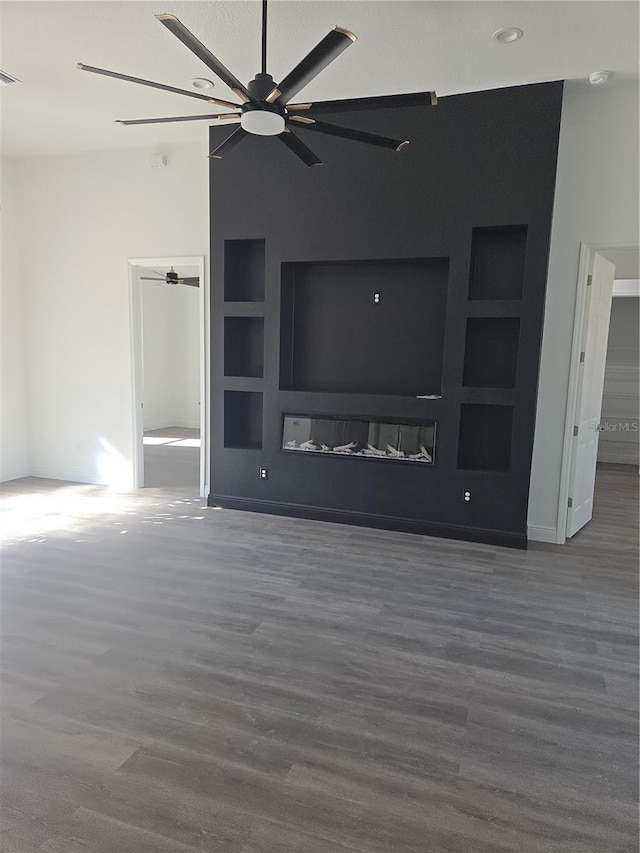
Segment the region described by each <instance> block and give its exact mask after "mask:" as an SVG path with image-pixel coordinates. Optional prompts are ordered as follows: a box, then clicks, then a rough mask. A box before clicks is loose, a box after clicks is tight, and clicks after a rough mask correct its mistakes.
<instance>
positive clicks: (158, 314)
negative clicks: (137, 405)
mask: <svg viewBox="0 0 640 853" xmlns="http://www.w3.org/2000/svg"><path fill="white" fill-rule="evenodd" d="M141 287H142V325H143V332H142V339H143V362H144V395H143V396H144V409H143V425H144V429H145V430H153V429H162V428H163V427H169V426H180V427H191V428H193V429H197V428H198V427H199V426H200V422H199V418H200V407H199V400H200V385H199V378H200V338H199V301H198V296H199V294H198V290H197V288H195V287H186V286H175V287H168V286H166V285H164V286H155V285H154V284H153V283H152V282H141Z"/></svg>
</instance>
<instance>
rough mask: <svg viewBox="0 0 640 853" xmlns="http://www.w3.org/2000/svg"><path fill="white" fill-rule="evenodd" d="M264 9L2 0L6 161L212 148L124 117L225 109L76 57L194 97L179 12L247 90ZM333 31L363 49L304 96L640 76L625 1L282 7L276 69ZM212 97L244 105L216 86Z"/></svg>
mask: <svg viewBox="0 0 640 853" xmlns="http://www.w3.org/2000/svg"><path fill="white" fill-rule="evenodd" d="M260 9H261V5H260V2H259V0H235V2H218V0H210V2H172V0H167V2H162V0H133V1H132V2H119V0H115V2H103V0H97V2H95V1H94V0H73V1H72V2H57V0H43V1H42V2H25V0H0V32H1V36H0V68H1V69H2V70H3V71H5V72H7V73H9V74H11V75H13V76H15V77H18V78H19V79H20V80H21V81H22V82H21V83H20V84H12V85H10V86H5V87H2V88H0V119H1V132H2V150H3V153H5V154H9V155H13V156H30V155H39V154H51V153H63V152H71V151H89V150H97V149H108V148H116V147H119V148H122V147H132V146H137V145H144V146H148V145H161V144H170V143H172V142H179V141H185V140H201V141H203V142H204V141H205V140H206V138H207V124H206V122H202V123H201V122H188V123H186V124H183V125H166V126H162V125H158V126H152V127H148V126H147V127H130V128H125V127H121V126H119V125H114V124H113V121H114V120H115V119H118V118H122V119H126V118H151V117H159V116H171V115H189V114H197V113H209V112H216V111H217V110H216V109H215V108H210V107H209V105H207V104H206V103H205V102H202V105H201V104H199V102H198V101H196V100H194V99H189V98H184V97H182V96H179V95H173V94H170V93H168V92H159V91H155V90H152V89H149V88H146V87H141V86H135V85H133V84H130V83H125V82H121V81H117V80H110V79H107V78H104V77H98V76H96V75H93V74H89V73H85V72H80V71H78V70H76V67H75V66H76V62H78V61H81V62H84V63H86V64H89V65H95V66H98V67H102V68H107V69H110V70H115V71H120V72H122V73H125V74H131V75H133V76H137V77H143V78H146V79H151V80H156V81H158V82H163V83H168V84H170V85H173V86H178V87H180V88H189V86H190V79H191V78H193V77H198V76H205V77H210V76H211V72H210V71H209V70H208V69H207V68H206V66H204V65H203V64H202V63H201V62H200V61H199V60H198V59H197V58H196V57H195V56H193V55H192V54H191V53H190V52H189V51H188V50H187V49H186V48H185V47H184V45H182V44H181V43H180V42H179V41H178V40H177V39H176V38H175V37H174V36H172V35H171V33H169V32H168V31H167V30H166V29H165V27H163V26H162V25H161V24H160V23H158V22H157V21H156V20H155V19H154V17H153V16H154V14H155V13H158V12H171V13H174V14H176V15H177V16H178V17H179V18H180V19H181V20H182V22H183V23H184V24H185V25H186V26H187V27H188V28H189V29H190V30H191V31H192V32H193V33H194V34H195V35H196V36H197V37H198V38H199V39H200V40H201V41H203V42H204V43H205V44H206V45H207V46H208V47H209V48H210V50H212V51H213V53H214V54H216V56H218V57H219V59H220V60H221V61H222V62H223V63H224V64H225V65H226V66H227V67H228V68H230V69H231V70H232V71H233V72H234V74H235V75H236V76H237V77H238V78H239V79H241V80H243V81H247V80H249V79H250V78H252V77H253V76H254V75H255V74H256V72H257V71H259V65H260V14H261V12H260ZM335 24H339V25H340V26H343V27H346V28H348V29H350V30H353V31H354V32H355V33H356V34H357V36H358V41H357V42H356V43H355V45H354V46H353V47H350V48H349V50H347V51H346V52H345V53H344V54H343V55H342V56H340V57H339V58H338V59H337V60H336V61H335V62H334V63H333V64H332V65H331V66H330V67H329V68H327V69H325V71H323V72H322V74H320V75H319V76H318V77H317V78H316V79H315V80H314V81H312V83H310V84H309V86H307V88H306V89H305V90H303V91H304V98H305V99H306V98H310V99H314V98H315V99H316V100H322V99H326V98H348V97H351V98H352V97H358V96H370V95H377V94H392V93H397V92H415V91H422V90H427V89H432V88H435V89H436V90H437V91H438V94H439V95H450V94H457V93H460V92H470V91H476V90H481V89H490V88H497V87H502V86H512V85H517V84H524V83H533V82H540V81H548V80H559V79H582V80H584V78H585V77H586V76H587V75H588V74H589V73H590V72H591V71H595V70H601V69H606V70H608V71H612V72H614V75H613V78H612V80H611V81H610V82H609V83H607V84H606V85H607V86H608V87H611V86H615V85H619V84H620V81H621V80H624V79H627V78H630V77H636V78H637V75H638V5H637V4H636V3H635V2H615V0H612V2H598V0H594V1H593V2H592V0H569V1H568V2H545V1H544V0H522V2H491V0H487V1H486V2H480V0H472V2H457V1H456V0H447V2H430V0H421V1H419V2H403V0H392V2H386V0H356V2H353V0H337V2H335V0H273V2H271V3H270V6H269V69H268V70H269V71H270V72H271V73H272V74H273V76H274V77H275V78H276V79H278V78H281V77H283V76H284V75H285V74H286V73H287V72H288V71H289V70H290V69H291V68H292V67H293V66H294V65H295V64H297V62H298V61H299V60H300V59H301V58H302V56H304V55H305V54H306V53H307V52H308V51H309V50H310V49H311V48H312V47H313V46H314V45H315V44H316V43H317V42H318V41H319V40H320V39H321V38H322V37H323V36H324V35H325V34H326V33H327V32H328V31H329V30H330V29H331V28H332V27H333V26H334V25H335ZM504 26H518V27H521V28H522V29H523V30H524V38H523V39H522V40H521V41H519V42H516V43H513V44H508V45H504V44H499V43H497V42H495V41H492V40H491V38H490V36H491V33H492V32H494V31H495V30H496V29H499V28H501V27H504ZM585 85H587V84H585ZM593 92H594V97H595V96H597V92H596V90H595V89H594V90H593ZM212 94H214V95H218V97H222V98H225V99H227V98H229V99H232V100H236V99H235V98H234V97H233V96H232V94H231V93H230V92H229V90H228V89H227V87H226V86H225V85H224V84H223V83H221V82H219V81H217V80H216V86H215V88H214V90H213V92H212ZM301 94H302V93H301Z"/></svg>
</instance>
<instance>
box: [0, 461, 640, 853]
mask: <svg viewBox="0 0 640 853" xmlns="http://www.w3.org/2000/svg"><path fill="white" fill-rule="evenodd" d="M637 488H638V476H637V472H634V471H632V470H626V469H624V468H621V467H620V466H606V467H602V468H601V470H600V472H599V476H598V486H597V489H598V490H597V495H596V512H595V518H594V521H593V522H592V523H591V524H590V525H588V527H587V528H586V529H585V530H583V531H582V532H581V533H579V534H578V535H577V536H576V537H575V538H574V540H573V541H571V542H570V543H568V544H567V545H566V546H564V547H556V546H551V545H535V544H534V545H532V547H531V548H530V550H529V551H527V552H520V551H513V550H507V549H499V548H495V547H490V546H484V545H475V544H469V543H463V542H453V541H445V540H439V539H429V538H423V537H419V536H411V535H405V534H395V533H389V532H381V531H374V530H366V529H358V528H352V527H345V526H339V525H329V524H322V523H316V522H308V521H299V520H293V519H285V518H277V517H268V516H259V515H251V514H245V513H239V512H231V511H224V510H215V509H209V508H206V507H204V506H202V502H201V501H200V500H199V499H197V498H194V497H193V496H192V492H188V491H187V490H184V489H179V488H174V489H173V490H171V491H168V490H164V491H163V490H159V489H144V490H141V491H139V492H136V493H126V494H117V493H114V492H110V491H109V490H106V489H101V488H98V487H92V486H78V485H73V484H62V483H55V482H51V481H42V480H39V481H38V480H32V479H30V480H22V481H14V482H13V483H8V484H5V485H4V487H3V490H2V507H3V528H4V531H5V537H6V539H7V541H6V544H5V546H4V552H3V560H2V572H3V574H2V590H1V592H2V610H1V616H2V632H3V637H2V682H1V685H2V693H1V699H2V704H3V723H2V749H1V758H2V765H3V767H2V776H1V780H2V789H3V790H2V795H3V813H2V818H1V820H0V849H1V850H2V851H3V853H88V851H90V853H196V851H212V852H213V851H216V852H217V851H221V853H409V851H411V853H418V851H419V852H420V853H445V851H446V853H498V851H501V853H515V851H517V853H623V852H624V853H631V851H637V850H638V842H637V838H638V835H637V830H638V824H637V799H638V762H637V711H638V681H637V674H638V670H637V651H638V645H637V640H638V637H637V591H638V565H637V558H638V521H637V519H638V504H637ZM12 531H13V532H12Z"/></svg>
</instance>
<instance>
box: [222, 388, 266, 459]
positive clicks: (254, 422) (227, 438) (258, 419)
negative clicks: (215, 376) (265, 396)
mask: <svg viewBox="0 0 640 853" xmlns="http://www.w3.org/2000/svg"><path fill="white" fill-rule="evenodd" d="M224 446H225V447H233V448H237V449H242V450H261V449H262V394H261V393H260V392H259V391H225V392H224Z"/></svg>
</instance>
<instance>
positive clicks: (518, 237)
mask: <svg viewBox="0 0 640 853" xmlns="http://www.w3.org/2000/svg"><path fill="white" fill-rule="evenodd" d="M526 247H527V226H526V225H505V226H499V227H490V228H474V229H473V236H472V241H471V273H470V277H469V299H520V298H521V297H522V287H523V284H524V262H525V252H526Z"/></svg>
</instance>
